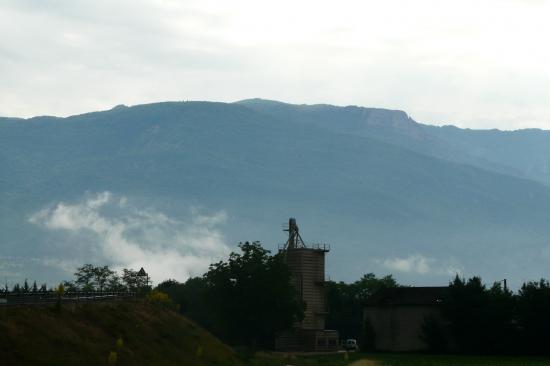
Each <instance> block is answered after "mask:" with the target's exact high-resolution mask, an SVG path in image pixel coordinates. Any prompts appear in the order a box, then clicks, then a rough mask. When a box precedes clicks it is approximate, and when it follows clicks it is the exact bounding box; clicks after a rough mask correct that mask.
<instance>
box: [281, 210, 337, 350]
mask: <svg viewBox="0 0 550 366" xmlns="http://www.w3.org/2000/svg"><path fill="white" fill-rule="evenodd" d="M285 231H288V240H287V242H286V243H285V245H284V246H283V247H282V248H281V252H282V254H283V255H284V256H285V259H286V263H287V265H288V267H289V269H290V272H291V273H292V279H293V283H294V286H295V288H296V290H297V296H298V297H299V298H300V299H301V300H302V301H303V302H304V303H305V305H306V309H305V311H304V319H303V320H302V321H301V322H299V323H297V324H295V325H294V329H292V330H289V331H288V332H283V333H281V334H280V335H279V337H277V340H276V345H275V346H276V348H278V349H280V350H311V351H328V350H336V349H337V347H338V332H336V331H333V330H326V329H325V317H326V315H327V314H328V312H327V304H326V288H325V254H326V253H328V252H329V250H330V248H329V246H327V245H325V244H315V245H306V244H305V243H304V241H303V240H302V237H301V235H300V231H299V229H298V225H297V224H296V219H294V218H290V219H289V220H288V229H285Z"/></svg>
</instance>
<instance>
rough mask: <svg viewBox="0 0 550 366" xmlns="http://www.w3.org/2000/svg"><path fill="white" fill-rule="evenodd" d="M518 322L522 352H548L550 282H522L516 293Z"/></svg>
mask: <svg viewBox="0 0 550 366" xmlns="http://www.w3.org/2000/svg"><path fill="white" fill-rule="evenodd" d="M518 323H519V328H520V329H521V335H520V336H521V338H520V343H521V348H522V350H523V351H524V352H526V353H531V354H543V353H545V354H548V353H550V351H549V349H550V348H549V347H548V345H549V344H550V332H549V329H550V283H549V282H548V281H547V280H544V279H541V280H540V281H538V282H527V283H525V284H523V286H522V287H521V289H520V291H519V294H518Z"/></svg>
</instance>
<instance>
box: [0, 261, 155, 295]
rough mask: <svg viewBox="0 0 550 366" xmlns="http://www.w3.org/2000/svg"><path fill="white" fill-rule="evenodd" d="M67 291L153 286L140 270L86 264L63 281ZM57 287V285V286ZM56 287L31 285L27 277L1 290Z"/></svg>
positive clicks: (19, 291) (31, 290) (35, 290)
mask: <svg viewBox="0 0 550 366" xmlns="http://www.w3.org/2000/svg"><path fill="white" fill-rule="evenodd" d="M60 285H61V286H63V288H64V291H66V292H77V291H81V292H104V291H109V292H111V291H114V292H124V291H133V292H136V291H142V292H143V291H146V290H149V289H150V288H151V286H150V285H151V284H150V280H149V278H148V277H147V276H143V275H140V274H139V271H136V270H133V269H128V268H124V269H123V270H122V272H121V273H120V274H119V273H118V272H117V271H115V270H112V269H111V268H109V266H95V265H93V264H84V265H83V266H81V267H79V268H77V269H76V272H75V273H74V280H72V281H68V280H66V281H63V282H62V283H61V284H60ZM56 288H57V287H56ZM56 288H53V287H50V288H48V286H47V284H46V283H43V284H41V285H40V287H39V286H38V285H37V283H36V281H34V282H33V284H32V285H29V282H28V280H26V279H25V281H24V283H23V285H20V284H19V283H16V284H14V285H13V287H12V289H11V291H10V289H9V287H8V285H7V284H5V286H4V288H2V289H1V290H0V291H1V292H3V293H15V294H26V293H41V292H42V293H43V292H48V291H54V290H55V289H56Z"/></svg>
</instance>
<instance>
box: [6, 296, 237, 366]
mask: <svg viewBox="0 0 550 366" xmlns="http://www.w3.org/2000/svg"><path fill="white" fill-rule="evenodd" d="M118 339H122V347H120V348H119V347H118V346H117V340H118ZM112 351H115V352H117V356H118V362H117V365H148V366H149V365H159V366H160V365H189V366H191V365H192V366H211V365H212V366H213V365H228V366H229V365H234V366H240V365H243V362H242V361H241V360H240V359H239V358H238V357H237V355H236V354H235V353H234V352H233V350H232V349H230V348H229V347H228V346H226V345H224V344H223V343H222V342H221V341H219V340H218V339H216V338H214V337H213V336H212V335H211V334H210V333H208V332H206V331H205V330H204V329H202V328H201V327H199V326H198V325H196V324H194V323H193V322H191V321H189V320H187V319H185V318H184V317H182V316H181V315H179V314H177V313H175V312H172V311H169V310H166V309H163V308H158V307H156V306H152V305H149V304H146V303H142V302H117V303H105V304H86V305H77V306H75V305H64V306H63V308H62V309H61V312H56V311H54V310H53V309H52V308H50V307H46V306H30V307H10V308H9V309H6V308H0V360H1V361H2V365H4V366H12V365H13V366H15V365H17V366H25V365H32V366H35V365H59V366H64V365H67V366H69V365H71V366H73V365H82V366H85V365H107V364H108V362H107V358H108V357H109V354H110V352H112Z"/></svg>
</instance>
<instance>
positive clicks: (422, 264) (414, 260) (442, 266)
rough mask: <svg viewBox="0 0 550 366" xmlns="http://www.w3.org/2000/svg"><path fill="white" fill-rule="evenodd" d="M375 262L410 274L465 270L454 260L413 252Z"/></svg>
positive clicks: (453, 273)
mask: <svg viewBox="0 0 550 366" xmlns="http://www.w3.org/2000/svg"><path fill="white" fill-rule="evenodd" d="M375 262H376V263H378V264H380V265H382V267H384V268H385V269H388V270H390V271H396V272H401V273H409V274H419V275H428V274H430V275H433V274H436V275H449V276H453V275H455V274H461V273H462V272H463V271H462V269H461V267H460V266H459V265H457V263H454V261H447V263H442V262H441V261H438V260H436V259H435V258H430V257H425V256H423V255H421V254H412V255H409V256H408V257H401V258H400V257H395V258H386V259H382V260H381V259H377V260H375Z"/></svg>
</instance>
